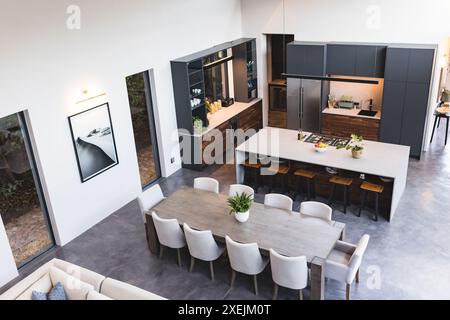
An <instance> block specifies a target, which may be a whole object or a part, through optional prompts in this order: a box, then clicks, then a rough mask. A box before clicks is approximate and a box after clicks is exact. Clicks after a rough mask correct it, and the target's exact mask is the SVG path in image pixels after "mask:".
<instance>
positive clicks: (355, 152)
mask: <svg viewBox="0 0 450 320" xmlns="http://www.w3.org/2000/svg"><path fill="white" fill-rule="evenodd" d="M351 138H352V139H351V140H350V142H349V143H348V144H347V145H346V146H338V147H337V149H342V148H345V149H346V150H352V157H353V158H355V159H359V158H361V156H362V151H363V150H364V143H363V140H364V139H363V137H362V136H361V135H358V134H355V133H354V134H352V135H351Z"/></svg>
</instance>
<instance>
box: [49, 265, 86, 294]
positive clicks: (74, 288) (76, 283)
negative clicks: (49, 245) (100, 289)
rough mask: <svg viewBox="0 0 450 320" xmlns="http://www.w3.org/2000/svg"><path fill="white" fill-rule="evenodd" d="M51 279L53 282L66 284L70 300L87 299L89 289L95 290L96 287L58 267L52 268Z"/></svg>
mask: <svg viewBox="0 0 450 320" xmlns="http://www.w3.org/2000/svg"><path fill="white" fill-rule="evenodd" d="M50 279H51V280H52V283H53V284H55V285H56V284H57V283H58V282H60V283H61V284H62V285H63V286H64V291H65V293H66V297H67V298H68V299H69V300H86V297H87V294H88V292H89V291H91V290H94V287H93V286H92V285H90V284H88V283H85V282H83V281H81V280H79V279H77V278H75V277H73V276H71V275H69V274H67V273H65V272H64V271H62V270H60V269H58V268H56V267H51V268H50Z"/></svg>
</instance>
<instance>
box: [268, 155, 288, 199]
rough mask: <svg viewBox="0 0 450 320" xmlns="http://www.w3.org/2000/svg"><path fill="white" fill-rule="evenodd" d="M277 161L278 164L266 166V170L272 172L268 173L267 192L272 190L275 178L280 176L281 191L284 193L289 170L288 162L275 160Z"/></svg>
mask: <svg viewBox="0 0 450 320" xmlns="http://www.w3.org/2000/svg"><path fill="white" fill-rule="evenodd" d="M276 162H278V166H275V167H273V166H269V167H267V171H269V172H270V173H272V175H270V176H269V177H270V190H269V192H272V190H273V188H274V186H275V182H276V179H277V178H278V177H280V179H281V193H286V190H287V184H288V173H289V171H290V167H289V162H288V161H285V160H281V161H276Z"/></svg>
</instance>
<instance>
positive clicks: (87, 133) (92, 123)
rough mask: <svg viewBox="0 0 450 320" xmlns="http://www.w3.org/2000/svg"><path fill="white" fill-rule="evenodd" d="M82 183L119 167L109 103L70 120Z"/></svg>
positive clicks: (78, 114)
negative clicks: (116, 166)
mask: <svg viewBox="0 0 450 320" xmlns="http://www.w3.org/2000/svg"><path fill="white" fill-rule="evenodd" d="M69 124H70V130H71V132H72V139H73V145H74V147H75V154H76V156H77V162H78V169H79V171H80V177H81V182H86V181H87V180H89V179H92V178H93V177H95V176H97V175H99V174H100V173H102V172H105V171H106V170H108V169H110V168H112V167H114V166H115V165H117V164H118V163H119V159H118V157H117V150H116V142H115V140H114V131H113V127H112V124H111V114H110V112H109V105H108V103H105V104H102V105H99V106H97V107H94V108H92V109H89V110H86V111H83V112H80V113H77V114H75V115H73V116H70V117H69Z"/></svg>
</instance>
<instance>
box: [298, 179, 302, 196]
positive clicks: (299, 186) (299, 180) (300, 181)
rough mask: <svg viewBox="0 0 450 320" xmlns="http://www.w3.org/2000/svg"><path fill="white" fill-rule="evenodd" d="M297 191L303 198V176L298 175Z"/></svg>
mask: <svg viewBox="0 0 450 320" xmlns="http://www.w3.org/2000/svg"><path fill="white" fill-rule="evenodd" d="M297 193H298V196H299V197H300V198H301V197H302V178H301V177H297Z"/></svg>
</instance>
